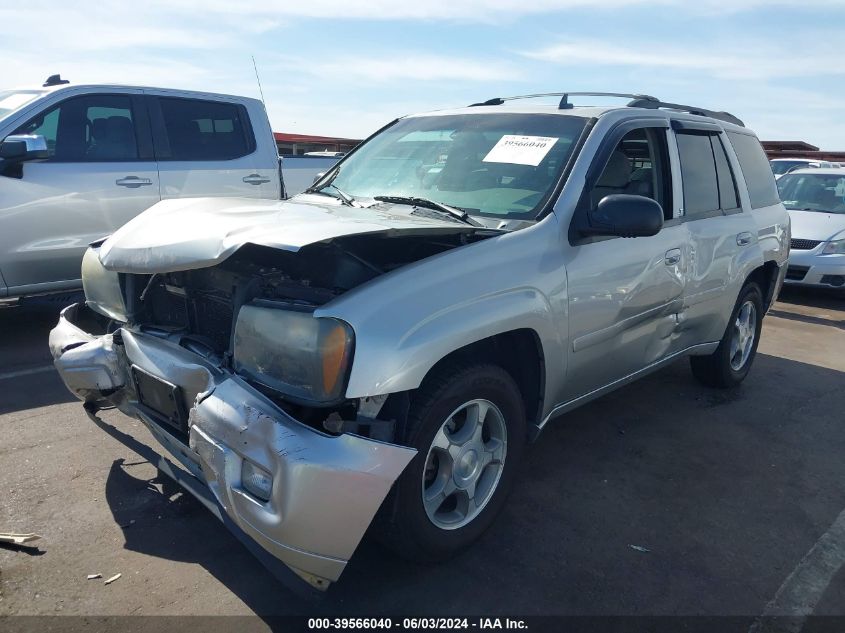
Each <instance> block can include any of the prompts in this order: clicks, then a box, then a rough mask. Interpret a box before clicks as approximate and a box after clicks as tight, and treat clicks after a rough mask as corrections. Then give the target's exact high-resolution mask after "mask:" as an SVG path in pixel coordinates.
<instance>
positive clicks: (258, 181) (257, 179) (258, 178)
mask: <svg viewBox="0 0 845 633" xmlns="http://www.w3.org/2000/svg"><path fill="white" fill-rule="evenodd" d="M244 182H245V183H247V184H249V185H263V184H264V183H265V182H270V179H269V178H265V177H264V176H262V175H261V174H250V175H249V176H244Z"/></svg>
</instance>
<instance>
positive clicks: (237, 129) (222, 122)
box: [158, 97, 255, 160]
mask: <svg viewBox="0 0 845 633" xmlns="http://www.w3.org/2000/svg"><path fill="white" fill-rule="evenodd" d="M158 102H159V104H160V105H161V115H162V118H163V120H164V127H165V129H166V130H167V140H168V141H169V144H170V153H169V156H161V155H160V156H159V159H164V160H231V159H233V158H240V157H241V156H246V155H247V154H250V153H251V152H252V151H253V149H254V145H255V142H254V139H251V138H250V135H251V131H250V132H248V131H247V130H248V126H247V125H246V124H245V123H244V120H245V118H246V114H245V113H243V112H242V107H241V106H239V105H237V104H234V103H224V102H222V101H203V100H201V99H181V98H171V97H159V98H158Z"/></svg>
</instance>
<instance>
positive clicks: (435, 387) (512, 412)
mask: <svg viewBox="0 0 845 633" xmlns="http://www.w3.org/2000/svg"><path fill="white" fill-rule="evenodd" d="M412 398H413V399H412V403H411V408H410V411H409V413H408V424H407V425H406V429H405V433H404V437H402V438H399V439H400V441H401V443H403V444H405V445H406V446H411V447H413V448H416V449H417V451H418V452H417V455H416V456H415V457H414V459H413V460H411V463H410V464H409V465H408V467H407V468H406V469H405V471H404V472H403V473H402V475H401V476H400V477H399V479H398V480H397V482H396V485H395V486H394V488H393V490H392V491H391V495H390V497H389V498H388V500H387V501H386V502H385V505H384V507H383V508H382V510H386V511H387V513H388V514H389V516H387V517H382V521H381V525H379V526H378V528H377V530H378V531H377V535H378V536H379V537H380V540H381V541H382V542H384V543H385V544H386V545H388V546H389V547H390V548H391V549H393V550H394V551H395V552H396V553H398V554H399V555H400V556H402V557H404V558H409V559H411V560H416V561H438V560H445V559H447V558H449V557H451V556H453V555H455V554H456V553H458V552H460V551H461V550H463V549H465V548H466V547H467V546H469V545H470V543H472V542H473V541H474V540H476V539H477V538H478V537H479V536H481V534H482V533H483V532H484V531H485V530H486V529H487V528H488V527H489V526H490V524H491V523H492V522H493V520H494V519H495V517H496V515H497V514H498V512H499V511H500V510H501V508H502V506H503V505H504V502H505V499H506V497H507V494H508V491H509V489H510V487H511V484H512V482H513V477H514V473H515V472H516V470H517V466H518V464H519V462H520V459H521V457H522V452H523V449H524V447H525V440H526V436H527V433H526V428H525V411H524V405H523V402H522V397H521V395H520V392H519V389H518V387H517V385H516V383H515V382H514V380H513V378H511V376H510V374H508V373H507V372H506V371H505V370H503V369H502V368H501V367H498V366H496V365H490V364H450V365H447V366H444V367H443V368H442V369H439V370H437V371H436V373H435V374H433V375H431V376H429V377H427V378H426V380H425V381H424V382H423V384H422V386H421V387H420V388H419V389H418V390H417V391H416V393H414V394H413V396H412Z"/></svg>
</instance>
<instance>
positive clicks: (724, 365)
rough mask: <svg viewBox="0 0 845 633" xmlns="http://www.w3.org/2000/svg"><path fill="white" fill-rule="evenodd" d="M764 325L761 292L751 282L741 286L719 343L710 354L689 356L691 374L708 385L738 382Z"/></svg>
mask: <svg viewBox="0 0 845 633" xmlns="http://www.w3.org/2000/svg"><path fill="white" fill-rule="evenodd" d="M762 326H763V293H762V292H761V290H760V286H758V285H757V284H756V283H754V282H750V283H747V284H745V286H743V288H742V290H741V291H740V293H739V299H737V302H736V306H734V310H733V313H732V314H731V319H730V321H729V322H728V328H727V330H726V331H725V335H724V336H723V337H722V340H721V342H720V343H719V347H717V348H716V351H715V352H713V353H712V354H710V355H709V356H691V357H690V365H691V366H692V373H693V375H694V376H695V377H696V378H698V380H700V381H701V382H703V383H704V384H705V385H708V386H710V387H722V388H726V387H733V386H734V385H738V384H739V383H740V382H742V380H743V379H744V378H745V376H746V375H747V374H748V371H749V370H750V369H751V363H753V362H754V356H755V355H756V354H757V344H758V343H759V342H760V328H761V327H762Z"/></svg>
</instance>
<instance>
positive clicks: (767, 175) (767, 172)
mask: <svg viewBox="0 0 845 633" xmlns="http://www.w3.org/2000/svg"><path fill="white" fill-rule="evenodd" d="M728 138H730V141H731V145H733V148H734V151H735V152H736V155H737V158H739V166H740V167H741V168H742V175H743V177H744V178H745V184H746V186H747V187H748V197H749V198H750V199H751V208H752V209H758V208H760V207H768V206H770V205H773V204H777V203H778V202H780V198H779V197H778V189H777V185H776V184H775V177H774V175H773V174H772V170H771V168H770V167H769V161H768V159H767V158H766V154H765V153H764V152H763V148H762V147H761V146H760V141H758V140H757V137H755V136H751V135H750V134H739V133H737V132H728Z"/></svg>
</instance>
